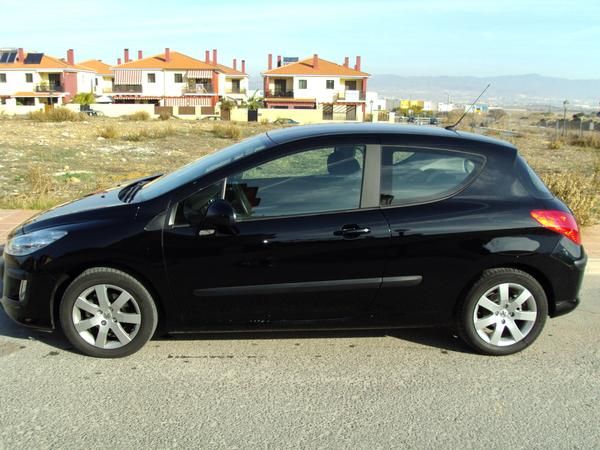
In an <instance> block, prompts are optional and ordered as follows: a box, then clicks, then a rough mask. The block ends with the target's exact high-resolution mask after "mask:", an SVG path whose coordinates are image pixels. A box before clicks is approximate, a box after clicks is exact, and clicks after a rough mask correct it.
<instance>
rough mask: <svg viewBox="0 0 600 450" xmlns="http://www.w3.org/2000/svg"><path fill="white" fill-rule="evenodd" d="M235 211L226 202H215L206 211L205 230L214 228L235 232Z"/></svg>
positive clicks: (203, 226) (203, 224)
mask: <svg viewBox="0 0 600 450" xmlns="http://www.w3.org/2000/svg"><path fill="white" fill-rule="evenodd" d="M235 219H236V218H235V210H234V209H233V206H231V205H230V204H229V202H227V201H225V200H220V199H219V200H215V201H214V202H212V203H211V204H210V205H209V206H208V209H207V210H206V215H205V216H204V221H203V223H202V224H201V225H202V228H203V229H210V228H214V229H215V230H218V231H222V232H226V233H231V232H233V231H235Z"/></svg>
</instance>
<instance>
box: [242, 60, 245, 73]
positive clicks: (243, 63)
mask: <svg viewBox="0 0 600 450" xmlns="http://www.w3.org/2000/svg"><path fill="white" fill-rule="evenodd" d="M242 73H246V60H245V59H242Z"/></svg>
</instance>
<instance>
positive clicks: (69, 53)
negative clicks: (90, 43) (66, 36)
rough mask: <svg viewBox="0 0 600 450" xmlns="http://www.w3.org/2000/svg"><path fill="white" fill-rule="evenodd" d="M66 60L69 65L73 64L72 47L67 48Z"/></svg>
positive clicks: (73, 54) (73, 53)
mask: <svg viewBox="0 0 600 450" xmlns="http://www.w3.org/2000/svg"><path fill="white" fill-rule="evenodd" d="M67 62H68V63H69V64H71V65H73V64H75V52H74V51H73V49H72V48H70V49H69V50H67Z"/></svg>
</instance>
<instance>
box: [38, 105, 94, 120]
mask: <svg viewBox="0 0 600 450" xmlns="http://www.w3.org/2000/svg"><path fill="white" fill-rule="evenodd" d="M29 118H30V119H31V120H35V121H37V122H81V121H82V120H85V119H86V118H87V116H86V115H85V114H83V113H79V112H74V111H71V110H70V109H67V108H51V109H48V110H47V111H32V112H30V113H29Z"/></svg>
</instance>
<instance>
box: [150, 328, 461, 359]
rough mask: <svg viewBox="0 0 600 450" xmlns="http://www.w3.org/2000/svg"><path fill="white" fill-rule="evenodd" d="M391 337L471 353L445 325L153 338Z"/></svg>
mask: <svg viewBox="0 0 600 450" xmlns="http://www.w3.org/2000/svg"><path fill="white" fill-rule="evenodd" d="M373 337H391V338H395V339H399V340H402V341H408V342H412V343H415V344H419V345H424V346H427V347H433V348H438V349H440V350H441V351H443V352H453V353H473V352H472V351H471V350H470V349H469V348H468V347H467V346H466V345H465V344H464V343H463V342H462V341H461V340H460V339H459V338H458V337H457V336H455V335H454V334H453V333H452V331H451V330H449V329H447V328H404V329H393V330H380V329H377V330H302V331H259V332H256V331H244V332H227V333H222V332H215V333H181V334H168V335H164V336H161V337H156V338H154V340H155V341H169V340H174V341H190V340H199V341H215V340H239V339H245V340H273V339H275V340H276V339H298V340H304V339H349V338H373Z"/></svg>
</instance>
